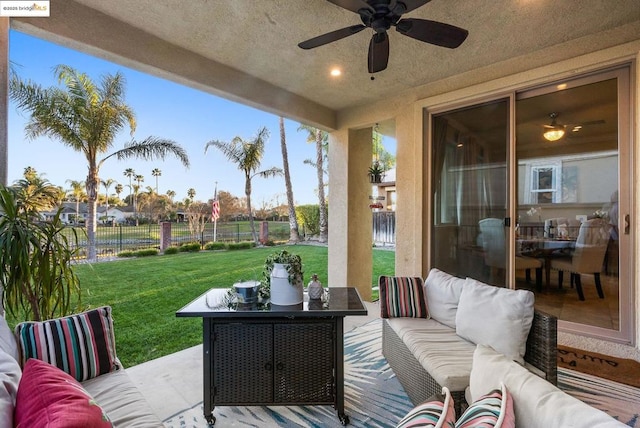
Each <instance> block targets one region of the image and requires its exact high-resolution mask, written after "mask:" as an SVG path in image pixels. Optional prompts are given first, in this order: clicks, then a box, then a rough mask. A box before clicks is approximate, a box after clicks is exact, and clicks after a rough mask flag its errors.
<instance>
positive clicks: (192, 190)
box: [187, 187, 196, 202]
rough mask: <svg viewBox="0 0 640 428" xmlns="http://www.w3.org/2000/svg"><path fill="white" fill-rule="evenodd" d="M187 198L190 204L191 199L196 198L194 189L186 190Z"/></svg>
mask: <svg viewBox="0 0 640 428" xmlns="http://www.w3.org/2000/svg"><path fill="white" fill-rule="evenodd" d="M187 196H188V197H189V199H191V202H193V198H195V197H196V189H194V188H193V187H189V189H188V190H187Z"/></svg>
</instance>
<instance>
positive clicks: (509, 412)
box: [455, 383, 516, 428]
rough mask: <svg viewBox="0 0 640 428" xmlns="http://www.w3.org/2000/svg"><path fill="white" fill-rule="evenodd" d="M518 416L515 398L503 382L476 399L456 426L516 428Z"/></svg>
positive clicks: (464, 427) (462, 427)
mask: <svg viewBox="0 0 640 428" xmlns="http://www.w3.org/2000/svg"><path fill="white" fill-rule="evenodd" d="M515 426H516V418H515V413H514V411H513V399H512V397H511V393H509V391H508V390H507V387H506V386H505V385H504V384H503V383H501V384H500V389H494V390H493V391H491V392H490V393H488V394H486V395H483V396H482V397H480V398H478V399H477V400H476V401H474V402H473V403H472V404H471V405H470V406H469V407H468V408H467V410H465V412H464V413H463V414H462V416H460V418H459V419H458V420H457V421H456V427H455V428H515Z"/></svg>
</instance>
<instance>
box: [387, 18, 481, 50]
mask: <svg viewBox="0 0 640 428" xmlns="http://www.w3.org/2000/svg"><path fill="white" fill-rule="evenodd" d="M396 30H397V31H398V32H399V33H401V34H404V35H405V36H409V37H412V38H414V39H416V40H420V41H422V42H427V43H431V44H432V45H438V46H443V47H445V48H450V49H455V48H457V47H458V46H460V45H461V44H462V42H464V41H465V39H466V38H467V36H468V35H469V32H468V31H467V30H465V29H464V28H460V27H456V26H453V25H449V24H445V23H444V22H437V21H430V20H428V19H418V18H406V19H402V20H400V21H399V22H398V23H397V24H396Z"/></svg>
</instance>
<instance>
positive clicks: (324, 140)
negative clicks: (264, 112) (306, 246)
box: [298, 125, 329, 242]
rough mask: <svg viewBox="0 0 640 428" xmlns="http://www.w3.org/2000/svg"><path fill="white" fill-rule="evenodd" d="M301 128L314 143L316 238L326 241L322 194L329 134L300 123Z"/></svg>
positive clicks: (324, 198)
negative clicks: (318, 217)
mask: <svg viewBox="0 0 640 428" xmlns="http://www.w3.org/2000/svg"><path fill="white" fill-rule="evenodd" d="M302 130H304V131H307V132H308V133H309V136H308V137H307V142H310V143H315V145H316V161H315V162H314V163H312V164H315V167H316V174H317V177H318V205H319V207H320V220H319V223H320V224H319V230H320V236H319V238H318V239H319V240H320V242H327V237H328V233H329V227H328V215H327V199H326V197H325V195H324V160H325V153H326V150H327V147H328V144H329V134H327V133H326V132H324V131H323V130H321V129H317V128H313V127H311V126H308V125H300V126H299V127H298V131H302Z"/></svg>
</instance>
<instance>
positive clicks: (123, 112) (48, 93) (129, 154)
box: [9, 65, 189, 261]
mask: <svg viewBox="0 0 640 428" xmlns="http://www.w3.org/2000/svg"><path fill="white" fill-rule="evenodd" d="M54 73H55V76H56V77H57V79H58V82H59V83H60V84H63V86H64V88H60V87H57V86H53V87H50V88H43V87H42V86H40V85H39V84H36V83H34V82H31V81H27V82H25V81H22V80H21V79H20V78H18V77H13V78H12V79H11V81H10V82H9V94H10V96H11V98H12V99H13V100H15V101H16V104H17V106H18V108H19V109H23V110H26V111H27V112H29V113H30V114H31V117H30V120H29V122H28V124H27V126H26V129H25V130H26V136H27V138H28V139H31V140H33V139H36V138H38V137H41V136H47V137H50V138H53V139H57V140H59V141H61V142H62V143H63V144H64V145H66V146H68V147H70V148H72V149H73V150H75V151H78V152H81V153H83V154H84V155H85V158H86V159H87V163H88V172H87V179H86V181H85V185H86V191H87V199H88V205H89V218H88V219H87V238H88V239H87V240H88V254H87V259H88V260H89V261H95V259H96V207H97V199H98V184H99V178H98V177H99V173H100V167H101V166H102V165H103V163H104V162H105V161H106V160H107V159H109V158H112V157H115V158H116V159H118V160H123V159H130V158H140V159H144V160H152V159H157V158H159V159H165V158H166V157H167V156H169V155H173V156H175V157H176V158H178V159H179V160H180V161H181V162H182V164H183V165H184V166H185V167H188V166H189V158H188V156H187V153H186V152H185V150H184V149H183V148H182V147H180V146H179V145H178V144H177V143H175V142H174V141H171V140H166V139H161V138H157V137H147V138H146V139H144V140H142V141H135V140H132V141H130V142H129V143H127V144H125V147H124V148H123V149H120V150H117V151H115V152H113V153H111V154H108V155H106V156H105V157H103V158H102V159H98V156H99V155H101V154H105V153H107V152H108V151H109V150H110V149H111V148H112V147H113V145H114V140H115V138H116V136H117V135H118V133H119V132H120V131H122V130H123V129H124V128H125V127H127V126H128V127H129V129H130V134H131V136H133V134H134V132H135V129H136V120H135V115H134V113H133V111H132V110H131V108H130V107H129V106H128V105H127V104H125V102H124V92H125V91H124V89H125V80H124V76H123V75H122V74H121V73H116V74H115V75H110V74H107V75H105V76H103V77H102V79H101V81H100V84H99V85H96V84H95V83H94V82H93V81H92V80H91V79H90V78H89V76H88V75H87V74H85V73H80V72H78V71H77V70H75V69H74V68H72V67H70V66H67V65H59V66H57V67H56V68H55V71H54Z"/></svg>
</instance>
